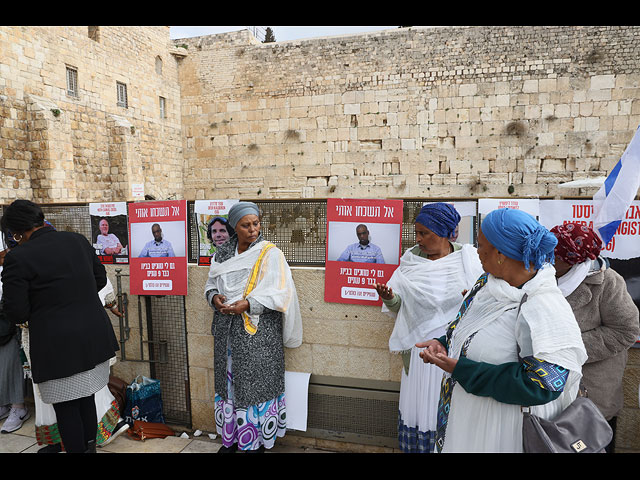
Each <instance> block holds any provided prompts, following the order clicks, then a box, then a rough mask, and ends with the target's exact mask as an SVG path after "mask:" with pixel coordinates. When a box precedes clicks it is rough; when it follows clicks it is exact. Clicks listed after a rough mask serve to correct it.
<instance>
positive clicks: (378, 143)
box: [175, 26, 640, 199]
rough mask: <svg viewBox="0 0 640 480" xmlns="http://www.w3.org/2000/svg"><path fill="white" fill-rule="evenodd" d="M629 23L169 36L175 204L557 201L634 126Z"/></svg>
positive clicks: (602, 163)
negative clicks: (175, 55)
mask: <svg viewBox="0 0 640 480" xmlns="http://www.w3.org/2000/svg"><path fill="white" fill-rule="evenodd" d="M639 35H640V28H638V27H608V26H607V27H543V26H532V27H484V26H483V27H457V28H448V27H443V28H434V29H420V28H409V29H395V30H387V31H384V32H381V33H371V34H364V35H352V36H340V37H325V38H318V39H310V40H301V41H289V42H277V43H270V44H260V43H255V42H252V41H251V39H250V36H249V34H248V32H237V33H235V34H224V35H213V36H206V37H198V38H192V39H182V40H176V41H175V43H179V44H182V45H184V46H186V47H187V48H186V50H187V51H188V56H187V57H186V58H185V59H184V60H183V61H182V63H181V66H180V83H181V85H182V86H183V90H182V109H183V131H184V146H185V149H184V157H185V177H184V179H185V195H186V196H187V197H188V198H195V199H204V198H227V197H228V198H236V197H243V198H288V197H293V198H326V197H333V196H336V197H374V198H375V197H403V198H415V197H418V198H421V197H449V198H469V197H472V198H477V197H480V196H485V197H487V196H489V197H492V196H493V197H496V196H497V197H508V196H514V197H526V196H532V195H533V196H539V197H556V196H562V195H566V196H582V195H590V194H591V193H593V192H590V191H586V192H585V191H578V190H577V189H572V190H566V189H564V190H560V191H559V190H558V188H557V184H558V183H560V182H566V181H570V180H576V179H582V178H588V177H593V176H601V175H605V174H606V173H607V172H609V170H610V169H611V168H612V166H613V165H614V164H615V162H616V161H617V160H618V159H619V157H620V155H621V153H622V152H623V150H624V148H625V147H626V145H627V144H628V142H629V140H630V139H631V137H632V135H633V132H634V131H635V129H636V127H637V126H638V124H640V55H639V54H638V53H639V51H638V50H639V47H638V45H639V43H638V37H639Z"/></svg>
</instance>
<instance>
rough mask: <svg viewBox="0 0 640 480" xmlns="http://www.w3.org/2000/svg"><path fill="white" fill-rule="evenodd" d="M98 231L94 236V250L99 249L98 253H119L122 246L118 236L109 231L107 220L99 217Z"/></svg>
mask: <svg viewBox="0 0 640 480" xmlns="http://www.w3.org/2000/svg"><path fill="white" fill-rule="evenodd" d="M98 228H99V229H100V233H99V234H98V236H97V237H96V245H97V247H96V250H99V251H100V255H120V254H121V253H122V250H123V247H122V243H121V242H120V240H119V239H118V237H117V236H116V235H115V234H113V233H110V232H109V221H108V220H107V219H106V218H101V219H100V222H98Z"/></svg>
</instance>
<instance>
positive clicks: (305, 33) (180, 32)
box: [170, 25, 398, 42]
mask: <svg viewBox="0 0 640 480" xmlns="http://www.w3.org/2000/svg"><path fill="white" fill-rule="evenodd" d="M267 26H268V27H271V30H273V34H274V36H275V37H276V42H282V41H285V40H298V39H302V38H314V37H327V36H331V35H346V34H350V33H366V32H374V31H378V30H388V29H394V28H398V26H397V25H395V26H390V27H363V26H358V27H355V26H339V27H329V26H327V27H324V26H322V27H320V26H313V27H298V26H295V27H292V26H287V27H274V26H272V25H266V26H264V27H261V28H262V29H265V28H266V27H267ZM246 28H247V27H171V30H170V32H171V38H172V39H174V38H188V37H199V36H202V35H212V34H215V33H225V32H235V31H238V30H244V29H246Z"/></svg>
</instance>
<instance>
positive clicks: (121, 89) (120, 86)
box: [116, 82, 128, 108]
mask: <svg viewBox="0 0 640 480" xmlns="http://www.w3.org/2000/svg"><path fill="white" fill-rule="evenodd" d="M116 87H117V92H118V106H119V107H124V108H127V106H128V103H127V85H126V84H125V83H120V82H116Z"/></svg>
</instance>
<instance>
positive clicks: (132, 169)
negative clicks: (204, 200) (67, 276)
mask: <svg viewBox="0 0 640 480" xmlns="http://www.w3.org/2000/svg"><path fill="white" fill-rule="evenodd" d="M174 53H175V55H174ZM182 55H183V53H182V51H181V50H178V49H176V48H175V47H174V46H173V45H172V44H171V42H170V41H169V28H168V27H76V26H74V27H0V166H1V168H2V170H1V173H2V177H1V180H2V182H1V185H0V197H1V198H2V201H3V203H7V202H9V201H11V200H13V199H15V198H30V199H33V200H35V201H38V202H42V203H68V202H89V201H112V200H129V199H131V184H132V183H143V184H144V185H145V191H146V192H147V193H149V194H151V195H153V196H155V197H157V198H168V197H171V196H174V197H181V196H182V195H183V189H182V169H183V167H182V141H181V138H182V137H181V128H180V125H181V119H180V96H179V93H180V88H179V85H178V81H177V79H178V74H177V59H178V58H180V57H181V56H182ZM70 71H71V73H70ZM117 82H120V83H121V84H123V85H126V95H127V98H126V100H127V103H126V106H120V105H119V104H118V99H117V87H116V83H117ZM160 97H163V98H164V101H165V110H164V112H165V113H164V117H163V116H162V114H161V113H160V108H159V103H160Z"/></svg>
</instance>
